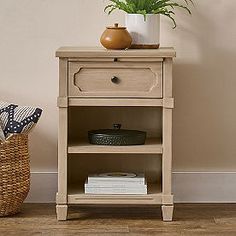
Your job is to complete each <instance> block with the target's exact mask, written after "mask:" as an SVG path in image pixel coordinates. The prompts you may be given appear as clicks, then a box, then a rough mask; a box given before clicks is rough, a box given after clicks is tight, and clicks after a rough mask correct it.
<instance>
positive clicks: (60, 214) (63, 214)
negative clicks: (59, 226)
mask: <svg viewBox="0 0 236 236" xmlns="http://www.w3.org/2000/svg"><path fill="white" fill-rule="evenodd" d="M56 209H57V220H67V214H68V206H67V205H57V207H56Z"/></svg>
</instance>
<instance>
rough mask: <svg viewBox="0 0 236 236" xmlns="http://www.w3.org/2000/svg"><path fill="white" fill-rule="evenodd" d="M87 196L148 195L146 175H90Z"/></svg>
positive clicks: (119, 173)
mask: <svg viewBox="0 0 236 236" xmlns="http://www.w3.org/2000/svg"><path fill="white" fill-rule="evenodd" d="M84 189H85V193H86V194H147V184H146V179H145V176H144V174H135V173H122V172H112V173H103V174H94V175H89V176H88V178H87V180H86V182H85V185H84Z"/></svg>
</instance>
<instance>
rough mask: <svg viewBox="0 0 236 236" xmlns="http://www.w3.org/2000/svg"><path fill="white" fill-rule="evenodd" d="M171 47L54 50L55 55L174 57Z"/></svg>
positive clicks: (174, 53) (70, 48) (69, 48)
mask: <svg viewBox="0 0 236 236" xmlns="http://www.w3.org/2000/svg"><path fill="white" fill-rule="evenodd" d="M175 56H176V52H175V50H174V48H173V47H161V48H159V49H127V50H107V49H105V48H102V47H71V46H67V47H60V48H59V49H58V50H57V51H56V57H62V58H73V57H155V58H156V57H160V58H167V57H170V58H172V57H175Z"/></svg>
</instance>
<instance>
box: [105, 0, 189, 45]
mask: <svg viewBox="0 0 236 236" xmlns="http://www.w3.org/2000/svg"><path fill="white" fill-rule="evenodd" d="M109 1H110V2H111V3H110V4H109V5H107V6H106V7H105V9H104V11H105V12H107V13H108V14H109V15H110V14H111V13H112V12H113V11H114V10H117V9H118V10H122V11H125V12H126V13H127V14H126V27H127V29H128V31H129V33H130V34H131V36H132V39H133V42H132V47H133V48H158V47H159V45H160V15H164V16H166V17H168V18H170V19H171V20H172V22H173V28H175V27H176V22H175V19H174V14H175V13H174V10H175V8H182V9H184V10H186V11H187V12H188V13H189V14H191V11H190V9H189V7H188V4H189V2H191V3H192V0H182V1H183V4H181V3H180V2H177V1H175V0H109Z"/></svg>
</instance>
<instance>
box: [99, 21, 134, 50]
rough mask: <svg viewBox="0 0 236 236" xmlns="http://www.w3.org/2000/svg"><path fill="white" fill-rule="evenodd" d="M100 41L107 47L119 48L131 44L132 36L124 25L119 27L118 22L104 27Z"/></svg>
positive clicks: (124, 47)
mask: <svg viewBox="0 0 236 236" xmlns="http://www.w3.org/2000/svg"><path fill="white" fill-rule="evenodd" d="M100 42H101V44H102V45H103V47H105V48H107V49H114V50H121V49H126V48H129V47H130V46H131V43H132V38H131V36H130V34H129V32H128V31H127V30H126V27H119V26H118V24H114V26H110V27H107V28H106V30H105V31H104V32H103V34H102V36H101V39H100Z"/></svg>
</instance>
